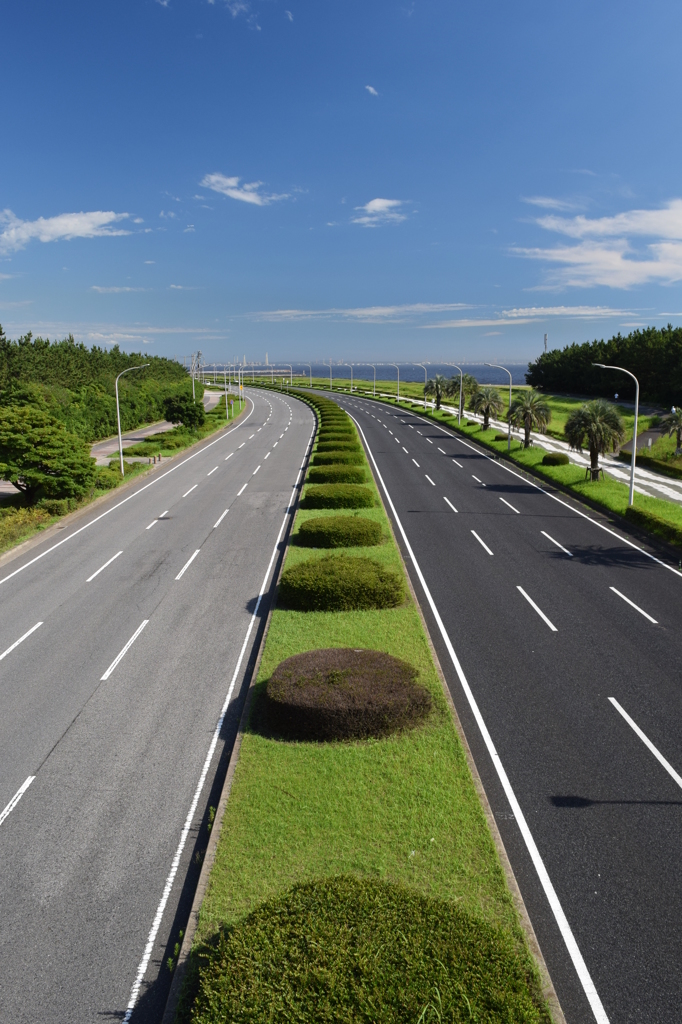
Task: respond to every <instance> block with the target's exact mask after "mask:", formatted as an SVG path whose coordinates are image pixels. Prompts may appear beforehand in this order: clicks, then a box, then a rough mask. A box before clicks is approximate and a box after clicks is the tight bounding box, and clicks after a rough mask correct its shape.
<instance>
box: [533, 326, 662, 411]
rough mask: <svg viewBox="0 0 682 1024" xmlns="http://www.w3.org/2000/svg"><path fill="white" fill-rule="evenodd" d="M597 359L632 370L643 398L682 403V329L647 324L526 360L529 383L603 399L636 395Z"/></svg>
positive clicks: (630, 385) (627, 382) (629, 382)
mask: <svg viewBox="0 0 682 1024" xmlns="http://www.w3.org/2000/svg"><path fill="white" fill-rule="evenodd" d="M593 363H606V364H608V365H613V366H622V367H624V368H625V369H626V370H630V372H631V373H634V375H635V376H636V377H637V379H638V380H639V387H640V397H641V398H643V399H647V400H648V401H650V402H660V403H661V404H662V405H664V406H671V405H681V404H682V327H673V326H672V325H671V324H668V326H667V327H664V328H661V329H658V328H656V327H647V328H646V329H645V330H637V331H632V332H631V333H630V334H628V335H627V336H626V337H623V336H622V335H621V334H620V333H619V334H617V335H616V336H615V337H613V338H610V339H609V341H603V340H602V341H592V342H589V341H588V342H585V344H584V345H577V344H575V343H574V344H573V345H567V346H566V348H563V349H558V348H556V349H553V350H552V351H551V352H546V353H543V354H542V355H541V356H539V357H538V358H537V359H536V360H535V362H533V363H529V364H528V372H527V373H526V383H528V384H532V385H533V387H536V388H542V389H543V390H544V391H548V392H563V393H566V394H580V395H601V396H604V397H612V396H613V395H614V393H615V392H618V394H619V395H620V397H621V398H623V399H626V400H627V399H634V397H635V385H634V382H633V381H632V380H630V378H628V377H626V376H625V374H622V373H614V372H613V371H612V370H599V369H597V368H596V367H594V366H593V365H592V364H593Z"/></svg>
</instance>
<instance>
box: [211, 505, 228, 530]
mask: <svg viewBox="0 0 682 1024" xmlns="http://www.w3.org/2000/svg"><path fill="white" fill-rule="evenodd" d="M229 511H230V510H229V508H226V509H225V511H224V512H223V514H222V515H221V517H220V519H219V520H218V522H217V523H216V524H215V526H214V527H213V529H214V530H215V529H216V528H217V527H218V526H220V524H221V523H222V521H223V519H224V518H225V516H226V515H227V513H228V512H229Z"/></svg>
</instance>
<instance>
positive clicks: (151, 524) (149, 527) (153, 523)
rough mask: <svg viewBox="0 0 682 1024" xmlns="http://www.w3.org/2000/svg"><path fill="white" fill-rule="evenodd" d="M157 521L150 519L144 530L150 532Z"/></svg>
mask: <svg viewBox="0 0 682 1024" xmlns="http://www.w3.org/2000/svg"><path fill="white" fill-rule="evenodd" d="M158 521H159V520H158V519H152V521H151V523H150V524H149V526H145V530H151V528H152V526H154V525H155V523H158ZM85 582H86V583H87V582H88V581H87V580H86V581H85Z"/></svg>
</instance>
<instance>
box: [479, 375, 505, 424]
mask: <svg viewBox="0 0 682 1024" xmlns="http://www.w3.org/2000/svg"><path fill="white" fill-rule="evenodd" d="M503 407H504V403H503V401H502V399H501V398H500V392H499V391H498V390H497V388H494V387H492V386H491V385H490V384H486V385H484V386H483V387H482V388H477V390H476V391H474V393H473V395H472V396H471V408H472V409H473V410H474V412H478V413H483V429H484V430H487V429H488V426H489V424H490V417H491V416H498V415H499V414H500V413H501V412H502V409H503Z"/></svg>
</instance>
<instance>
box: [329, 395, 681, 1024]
mask: <svg viewBox="0 0 682 1024" xmlns="http://www.w3.org/2000/svg"><path fill="white" fill-rule="evenodd" d="M332 397H334V398H335V399H336V400H337V401H338V402H339V404H340V405H341V406H342V407H343V408H345V409H347V410H348V412H349V413H350V414H351V415H352V416H354V417H355V418H356V421H357V423H358V425H359V426H360V428H361V430H362V432H363V435H364V438H365V441H366V445H367V448H368V451H369V453H370V463H372V457H373V458H374V459H375V460H376V468H377V469H378V472H379V474H380V475H381V477H382V478H383V482H384V484H385V487H386V490H387V492H388V495H389V496H390V499H391V500H392V502H393V506H394V511H392V510H391V508H390V504H389V502H388V500H387V497H386V494H385V493H384V492H383V490H382V488H381V484H380V481H379V480H378V481H377V482H378V483H379V486H380V490H382V497H383V498H384V500H385V501H386V503H387V507H388V510H389V514H390V515H391V516H392V518H393V521H394V525H395V532H396V536H397V537H398V540H399V543H400V544H401V546H402V548H403V551H404V552H405V554H406V563H407V566H408V570H409V572H410V574H411V576H412V579H413V583H414V586H415V590H416V593H417V595H418V598H419V600H420V603H421V605H422V607H423V610H424V613H425V616H426V620H427V624H428V626H429V630H430V633H431V636H432V639H433V641H434V644H435V646H436V650H437V652H438V655H439V658H440V661H441V665H442V667H443V670H444V672H445V675H446V679H447V682H448V685H449V687H450V690H451V693H452V696H453V699H454V702H455V705H456V707H457V710H458V713H459V716H460V718H461V720H462V724H463V727H464V730H465V733H466V735H467V739H468V741H469V743H470V746H471V749H472V753H473V756H474V759H475V761H476V764H477V767H478V769H479V771H480V774H481V777H482V780H483V783H484V786H485V788H486V791H487V794H488V798H489V801H490V804H491V807H492V809H493V812H494V813H495V816H496V820H497V823H498V825H499V829H500V833H501V835H502V838H503V841H504V844H505V847H506V849H507V852H508V854H509V857H510V860H511V863H512V867H513V869H514V873H515V875H516V878H517V880H518V882H519V886H520V888H521V892H522V894H523V897H524V900H525V902H526V905H527V908H528V911H529V914H530V917H531V921H532V923H533V926H534V928H535V931H536V934H537V936H538V940H539V942H540V946H541V949H542V951H543V954H544V956H545V959H546V962H547V964H548V967H549V971H550V974H551V977H552V980H553V982H554V985H555V988H556V991H557V993H558V997H559V1001H560V1003H561V1005H562V1008H563V1010H564V1013H565V1015H566V1019H567V1021H568V1022H569V1024H588V1022H594V1020H595V1019H597V1020H600V1021H601V1022H602V1024H604V1022H607V1021H610V1022H611V1024H626V1022H627V1024H671V1022H673V1021H678V1020H680V1019H682V1013H681V1011H680V991H682V930H681V929H680V921H681V920H682V879H681V877H680V872H679V859H680V836H681V832H682V828H681V824H682V788H681V787H682V779H681V778H680V776H679V775H677V778H675V777H673V775H671V774H670V771H672V772H678V773H682V714H681V712H682V708H681V702H680V691H681V687H680V680H681V678H682V637H681V633H680V627H679V607H680V597H681V596H682V574H681V573H680V572H679V570H677V563H674V564H673V566H670V565H664V564H660V563H659V562H657V561H655V560H653V559H652V558H651V557H649V555H650V554H651V553H653V554H655V555H656V557H658V558H660V559H661V560H662V561H663V562H665V557H664V556H663V555H661V554H660V553H658V552H656V551H655V550H654V549H646V548H644V547H643V546H642V545H641V543H640V542H638V541H634V540H633V539H632V538H628V537H627V535H626V534H625V533H622V532H620V531H618V530H615V531H614V530H613V528H611V530H612V532H607V530H605V529H603V528H601V527H600V525H599V523H600V522H601V523H602V524H604V523H606V520H605V519H603V518H600V517H599V516H597V515H595V514H594V513H592V512H589V510H586V509H585V508H584V507H583V506H579V505H578V504H577V503H576V502H572V501H571V500H570V499H566V498H565V497H564V496H561V495H554V496H552V494H551V493H549V492H545V491H543V489H541V488H540V487H538V486H534V485H533V484H532V483H530V482H529V481H528V480H527V479H526V478H524V476H523V474H521V473H518V472H515V471H514V470H513V467H510V466H508V465H507V466H505V464H504V463H503V462H500V461H496V460H494V459H493V458H491V457H490V455H489V454H485V453H484V452H483V451H482V450H481V449H478V448H477V447H476V445H475V444H473V443H471V442H470V441H468V439H460V438H459V437H457V435H455V434H454V433H453V432H450V431H447V430H443V429H440V428H439V427H438V426H436V425H435V424H433V423H431V422H429V421H427V420H425V419H423V418H422V417H420V416H419V415H418V413H417V412H416V410H415V411H414V412H412V413H410V412H407V411H402V410H400V411H399V410H398V409H397V408H396V407H389V406H387V405H384V404H380V403H375V402H371V401H368V400H363V399H356V398H350V397H347V398H341V397H339V396H337V395H333V396H332ZM372 464H373V463H372ZM557 498H559V499H560V500H557ZM446 499H447V501H446ZM449 503H450V504H449ZM454 509H456V511H454ZM581 512H582V515H581V514H580V513H581ZM396 516H397V519H399V520H400V522H401V523H402V526H403V528H404V531H405V535H406V537H407V540H408V542H409V545H410V546H411V548H412V551H413V553H414V558H415V560H416V562H417V563H418V565H419V568H420V569H421V572H422V574H423V578H424V582H425V585H426V587H428V589H429V590H430V593H431V596H432V598H433V601H434V603H435V606H436V609H437V612H438V614H439V615H440V618H441V620H442V623H443V627H444V630H445V631H446V633H447V636H448V637H449V640H450V642H451V643H452V645H453V647H454V651H455V653H456V655H457V657H458V658H459V662H460V665H461V669H462V671H463V674H464V675H465V677H466V681H467V682H468V685H469V687H470V688H471V692H472V694H473V698H474V700H475V702H476V703H477V705H478V708H479V710H480V713H481V715H482V718H483V721H484V723H485V726H486V727H487V729H488V731H489V734H490V736H491V738H492V743H493V744H494V748H495V750H496V752H497V755H498V756H499V758H500V761H501V765H502V768H503V769H504V770H505V771H506V774H507V777H508V779H509V782H510V784H511V787H512V789H513V794H514V795H515V797H516V799H517V800H518V804H519V806H520V808H521V812H522V815H523V817H525V822H526V823H527V826H528V828H529V830H530V833H531V836H532V839H533V840H534V842H535V844H536V846H537V850H538V851H539V855H540V857H541V859H542V863H543V864H544V868H545V869H546V871H547V872H548V875H549V879H550V881H551V883H552V885H553V887H554V890H555V892H556V895H557V897H558V901H559V904H560V908H561V910H563V913H564V914H565V917H566V920H567V922H568V926H569V928H570V931H571V933H572V936H573V938H574V939H575V942H576V943H577V947H578V950H579V954H581V955H582V958H583V961H584V964H585V966H586V969H587V972H589V978H590V979H591V981H592V983H593V985H594V988H595V990H596V995H597V998H598V1001H599V1002H600V1003H601V1008H602V1009H601V1011H600V1009H599V1005H598V1002H596V1001H594V1000H593V1001H592V1003H590V1001H589V1000H588V996H587V994H586V984H584V983H583V981H584V979H583V981H581V978H580V976H579V973H578V968H577V967H576V961H575V958H573V959H572V958H571V956H570V955H569V952H568V945H567V942H566V939H565V933H562V931H561V930H560V927H559V923H558V917H557V914H556V913H555V911H554V910H553V909H552V906H551V905H550V901H549V899H548V896H547V890H546V888H543V886H542V885H541V883H540V875H539V873H538V870H537V866H536V864H534V862H533V860H532V859H531V855H530V853H529V846H528V844H527V842H526V841H525V840H524V838H523V834H522V829H521V824H520V822H519V821H517V820H516V818H515V815H514V813H513V812H512V806H511V804H510V800H509V799H508V793H506V792H505V789H504V788H503V785H502V783H501V779H500V773H499V771H498V770H497V769H496V767H495V763H494V759H493V757H492V756H491V750H490V747H489V746H488V745H486V743H485V742H484V738H483V733H482V729H481V727H480V723H479V722H477V720H476V717H475V715H474V712H473V710H472V705H471V702H470V701H469V700H468V699H467V696H466V694H465V689H464V685H463V683H462V680H461V678H460V676H459V675H458V673H457V671H456V668H455V665H454V662H453V659H452V657H451V655H450V653H449V652H448V648H447V644H446V642H445V640H444V638H443V636H442V633H441V631H440V627H439V625H438V622H437V619H436V616H435V615H434V613H433V610H432V608H431V607H430V605H429V602H428V600H427V597H426V594H425V591H424V588H423V586H422V584H421V582H420V580H419V577H418V573H417V571H416V568H415V565H414V562H413V561H412V560H411V559H410V557H409V553H408V551H407V547H406V544H405V541H404V538H403V537H402V536H401V533H400V530H399V528H398V526H397V522H396ZM628 539H629V540H630V544H628V543H627V540H628ZM519 588H523V591H524V592H525V594H526V595H527V597H528V598H530V599H531V600H532V601H533V602H534V604H535V606H536V607H533V605H531V603H530V602H529V600H528V599H527V598H526V597H524V595H523V593H522V592H521V590H519ZM611 588H615V590H614V589H611ZM615 591H618V592H619V594H618V593H616V592H615ZM620 595H622V596H620ZM626 599H627V600H626ZM628 601H630V602H633V604H634V605H636V606H637V607H633V606H632V604H629V603H628ZM540 613H542V615H541V614H540ZM643 613H646V615H647V616H649V617H650V618H647V617H645V614H643ZM542 616H544V618H543V617H542ZM651 619H654V620H656V621H655V622H652V621H651ZM551 627H554V628H551ZM609 698H615V700H616V701H617V702H618V704H619V705H620V707H621V708H622V709H623V710H624V711H625V712H626V713H627V715H628V716H630V719H631V720H632V723H633V724H634V725H636V726H637V727H638V728H639V730H641V732H642V733H643V734H644V736H645V737H646V738H647V739H648V740H649V741H650V743H651V744H653V745H654V747H655V748H656V751H657V752H658V754H659V755H660V756H661V757H663V758H664V759H665V760H666V762H667V764H668V765H669V767H670V771H669V770H668V769H667V768H666V767H665V766H664V765H663V764H662V763H661V761H660V759H658V758H657V757H656V755H655V753H654V752H653V751H652V750H651V749H650V747H648V746H647V745H646V743H645V742H644V740H643V738H642V737H641V736H640V734H638V732H637V731H636V730H635V728H633V725H632V724H630V723H629V722H628V721H627V720H626V719H625V718H624V717H623V715H622V714H621V713H620V712H619V711H618V709H617V707H616V706H615V705H614V704H613V703H612V702H611V701H610V700H609ZM595 1006H596V1009H595ZM600 1013H601V1015H600Z"/></svg>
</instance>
